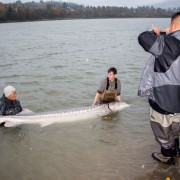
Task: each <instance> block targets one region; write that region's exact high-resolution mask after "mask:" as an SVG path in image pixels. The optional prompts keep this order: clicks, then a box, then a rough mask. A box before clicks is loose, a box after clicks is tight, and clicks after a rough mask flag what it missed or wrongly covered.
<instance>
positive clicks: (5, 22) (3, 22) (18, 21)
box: [0, 17, 170, 24]
mask: <svg viewBox="0 0 180 180" xmlns="http://www.w3.org/2000/svg"><path fill="white" fill-rule="evenodd" d="M166 18H170V17H104V18H103V17H100V18H55V19H38V20H14V21H13V20H7V21H0V24H8V23H23V22H40V21H60V20H91V19H166Z"/></svg>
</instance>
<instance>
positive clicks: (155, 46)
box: [138, 31, 166, 57]
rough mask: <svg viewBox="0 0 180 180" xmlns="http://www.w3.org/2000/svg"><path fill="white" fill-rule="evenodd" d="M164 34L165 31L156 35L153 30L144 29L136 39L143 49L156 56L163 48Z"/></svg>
mask: <svg viewBox="0 0 180 180" xmlns="http://www.w3.org/2000/svg"><path fill="white" fill-rule="evenodd" d="M165 34H166V33H161V34H160V35H156V34H155V33H154V31H145V32H143V33H141V34H140V35H139V36H138V41H139V44H140V45H141V46H142V47H143V48H144V50H145V51H147V52H149V53H151V54H152V55H154V56H155V57H158V56H160V55H161V53H162V52H163V49H164V35H165Z"/></svg>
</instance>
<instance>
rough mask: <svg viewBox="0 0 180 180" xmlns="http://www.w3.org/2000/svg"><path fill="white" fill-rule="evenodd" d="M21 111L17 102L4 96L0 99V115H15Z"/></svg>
mask: <svg viewBox="0 0 180 180" xmlns="http://www.w3.org/2000/svg"><path fill="white" fill-rule="evenodd" d="M21 111H22V107H21V104H20V102H19V101H18V100H13V101H11V100H8V99H7V98H6V97H5V96H4V95H3V96H2V97H1V99H0V115H4V116H6V115H15V114H18V113H20V112H21Z"/></svg>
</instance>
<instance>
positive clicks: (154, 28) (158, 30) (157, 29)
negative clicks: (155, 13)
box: [152, 25, 161, 35]
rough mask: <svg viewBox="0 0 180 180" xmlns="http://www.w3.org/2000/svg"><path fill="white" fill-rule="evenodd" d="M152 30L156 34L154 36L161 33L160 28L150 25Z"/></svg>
mask: <svg viewBox="0 0 180 180" xmlns="http://www.w3.org/2000/svg"><path fill="white" fill-rule="evenodd" d="M152 28H153V30H154V32H155V33H156V35H160V32H161V30H160V28H158V27H156V26H154V25H152Z"/></svg>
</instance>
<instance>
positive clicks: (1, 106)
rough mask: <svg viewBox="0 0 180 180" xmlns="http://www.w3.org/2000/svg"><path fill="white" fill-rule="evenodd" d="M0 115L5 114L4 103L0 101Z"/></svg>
mask: <svg viewBox="0 0 180 180" xmlns="http://www.w3.org/2000/svg"><path fill="white" fill-rule="evenodd" d="M0 115H5V103H3V102H2V101H0Z"/></svg>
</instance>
